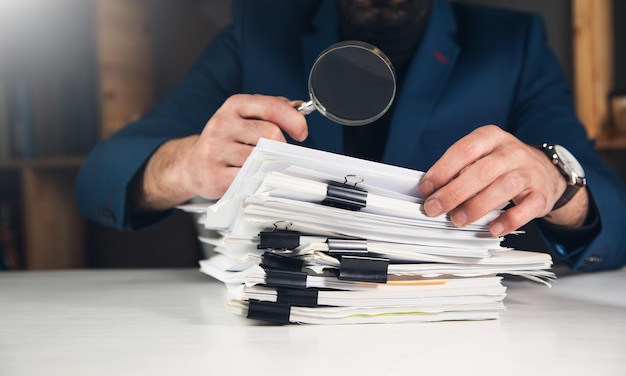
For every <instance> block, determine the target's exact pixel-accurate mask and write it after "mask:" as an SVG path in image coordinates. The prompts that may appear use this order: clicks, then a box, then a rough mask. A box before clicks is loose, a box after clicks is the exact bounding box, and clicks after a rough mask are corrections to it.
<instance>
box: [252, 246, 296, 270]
mask: <svg viewBox="0 0 626 376" xmlns="http://www.w3.org/2000/svg"><path fill="white" fill-rule="evenodd" d="M303 266H304V261H303V260H300V259H297V258H295V257H289V256H285V255H281V254H279V253H274V252H269V251H266V252H265V253H263V259H262V261H261V267H262V268H263V269H265V270H273V269H275V270H286V271H292V272H301V271H302V267H303Z"/></svg>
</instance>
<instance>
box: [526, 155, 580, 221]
mask: <svg viewBox="0 0 626 376" xmlns="http://www.w3.org/2000/svg"><path fill="white" fill-rule="evenodd" d="M538 148H539V149H540V150H541V151H543V152H544V154H545V155H547V156H548V158H550V161H552V164H554V165H555V166H556V168H558V169H559V171H560V172H561V174H562V175H563V176H564V177H565V180H567V188H565V192H563V195H562V196H561V197H560V198H559V199H558V200H557V201H556V203H555V204H554V207H553V208H552V210H556V209H558V208H560V207H561V206H563V205H565V204H567V203H568V202H569V201H570V200H571V199H572V197H574V195H575V194H576V192H578V190H579V189H580V188H583V187H585V186H586V185H587V180H586V179H585V170H584V169H583V166H581V165H580V163H579V162H578V160H576V158H575V157H574V156H573V155H572V153H570V152H569V150H567V149H566V148H564V147H563V146H561V145H553V144H548V143H543V144H541V145H539V146H538Z"/></svg>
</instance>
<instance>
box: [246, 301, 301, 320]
mask: <svg viewBox="0 0 626 376" xmlns="http://www.w3.org/2000/svg"><path fill="white" fill-rule="evenodd" d="M290 315H291V305H289V304H285V303H275V302H262V301H259V300H256V299H250V300H249V301H248V316H247V317H248V318H249V319H254V320H263V321H269V322H273V323H276V324H281V325H284V324H289V323H290V321H289V316H290Z"/></svg>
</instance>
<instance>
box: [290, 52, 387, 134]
mask: <svg viewBox="0 0 626 376" xmlns="http://www.w3.org/2000/svg"><path fill="white" fill-rule="evenodd" d="M309 95H310V97H311V100H310V101H308V102H304V103H302V104H301V105H300V106H299V107H298V111H300V112H301V113H302V114H304V115H308V114H310V113H311V112H313V111H315V110H317V111H318V112H320V113H321V114H322V115H324V116H326V117H327V118H329V119H331V120H333V121H335V122H337V123H339V124H343V125H351V126H355V125H364V124H368V123H371V122H373V121H375V120H377V119H378V118H380V117H381V116H383V115H384V114H385V112H387V110H389V108H390V107H391V104H392V103H393V99H394V97H395V95H396V75H395V72H394V70H393V66H392V64H391V61H390V60H389V59H388V58H387V56H385V54H384V53H383V52H382V51H381V50H379V49H378V48H376V47H375V46H373V45H371V44H369V43H365V42H360V41H344V42H339V43H336V44H333V45H332V46H330V47H328V48H327V49H325V50H324V51H322V53H321V54H320V55H319V56H318V57H317V60H316V61H315V63H314V64H313V68H311V72H310V73H309Z"/></svg>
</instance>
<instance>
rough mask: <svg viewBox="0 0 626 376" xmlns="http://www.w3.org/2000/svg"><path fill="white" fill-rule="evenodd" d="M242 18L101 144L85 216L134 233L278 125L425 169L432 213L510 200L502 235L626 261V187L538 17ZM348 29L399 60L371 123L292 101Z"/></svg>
mask: <svg viewBox="0 0 626 376" xmlns="http://www.w3.org/2000/svg"><path fill="white" fill-rule="evenodd" d="M232 16H233V24H232V25H231V26H229V27H227V28H226V29H224V30H222V31H221V32H220V33H219V34H218V36H217V37H216V38H215V39H214V40H213V41H212V43H211V44H210V45H209V46H208V47H207V48H206V50H205V51H204V52H203V54H202V56H201V57H200V59H199V61H198V62H197V63H196V65H195V66H194V67H193V68H192V70H191V71H190V72H189V74H188V75H187V77H186V78H185V79H184V80H183V81H182V82H181V83H180V84H179V85H178V86H177V87H176V88H175V89H174V90H173V91H172V92H171V93H170V94H169V95H167V96H166V97H165V98H163V99H162V100H161V102H160V103H159V104H158V105H156V106H155V107H154V108H153V109H152V110H151V111H150V112H149V113H148V114H146V115H145V116H144V117H143V118H142V119H141V120H139V121H137V122H135V123H133V124H130V125H128V126H127V127H126V128H124V129H122V130H121V131H120V132H118V133H117V134H115V135H114V136H112V137H111V138H110V139H108V140H105V141H103V142H102V143H100V144H99V145H98V146H97V147H96V148H95V149H94V150H93V151H92V153H91V154H90V156H89V157H88V159H87V160H86V162H85V164H84V166H83V167H82V170H81V172H80V174H79V177H78V180H77V201H78V205H79V208H80V210H81V212H82V213H83V214H84V215H85V216H87V217H89V218H92V219H94V220H96V221H98V222H100V223H103V224H108V225H112V226H116V227H117V228H120V229H127V230H130V229H137V228H141V227H143V226H147V225H149V224H151V223H155V222H156V221H158V220H159V219H160V218H162V217H164V216H165V215H167V214H168V212H169V210H170V209H171V208H172V207H174V206H175V205H178V204H181V203H184V202H186V201H188V200H190V199H192V198H194V197H198V196H199V197H204V198H208V199H216V198H219V197H220V196H221V195H222V194H223V193H224V192H225V190H226V188H227V187H228V186H229V184H230V183H231V181H232V180H233V178H234V177H235V175H236V174H237V172H238V171H239V168H240V166H241V165H242V164H243V163H244V161H245V160H246V157H247V156H248V155H249V153H250V152H251V150H252V148H253V147H254V145H255V144H256V142H257V140H258V139H259V138H260V137H265V138H270V139H275V140H280V141H288V142H295V143H301V144H303V145H306V146H310V147H315V148H319V149H323V150H328V151H332V152H337V153H346V154H350V155H355V156H359V157H362V158H368V159H373V160H379V161H382V162H385V163H389V164H394V165H398V166H403V167H408V168H413V169H418V170H423V171H426V174H425V175H424V178H423V180H422V181H421V183H420V186H419V189H420V191H421V192H422V193H423V194H424V195H425V196H427V200H426V201H425V204H424V209H425V211H426V212H427V213H428V214H429V215H432V216H436V215H439V214H442V213H449V214H450V218H451V220H452V221H453V222H454V223H455V224H456V225H457V226H465V225H467V224H469V223H471V222H473V221H475V220H476V219H478V218H480V217H481V216H482V215H484V214H485V213H487V212H488V211H490V210H492V209H494V208H495V207H497V206H499V205H501V204H503V203H506V202H509V201H512V202H513V203H514V205H512V206H511V207H510V208H509V209H508V210H506V211H505V212H504V214H503V215H501V216H500V217H499V218H497V219H496V220H494V221H493V223H492V224H491V226H490V229H491V232H492V233H493V234H494V235H498V236H500V235H504V234H507V233H510V232H511V231H513V230H515V229H517V228H519V227H520V226H522V225H524V224H526V223H527V222H529V221H531V220H534V219H537V222H538V225H539V228H540V230H541V233H542V235H543V236H544V238H545V240H546V242H547V245H548V246H549V248H550V251H551V252H552V254H553V255H554V256H555V257H557V258H559V259H561V260H563V261H564V262H566V263H567V264H569V265H570V266H571V267H572V268H574V269H580V270H601V269H609V268H616V267H620V266H622V265H624V264H625V263H626V218H625V216H624V209H625V208H626V190H625V189H624V187H623V185H622V184H621V183H620V181H619V179H618V178H617V177H616V175H615V174H614V173H613V172H612V171H611V170H610V168H608V167H607V166H606V165H605V164H604V163H603V162H602V160H601V159H600V158H599V156H598V155H597V153H596V152H595V151H594V147H593V143H592V142H591V141H589V140H588V139H587V138H586V132H585V129H584V128H583V127H582V125H581V124H580V122H579V121H578V120H577V118H576V116H575V114H574V110H573V106H572V101H571V98H570V92H569V88H568V86H567V83H566V81H565V80H564V78H563V76H562V73H561V71H560V67H559V65H558V63H557V61H556V60H555V58H554V57H553V55H552V53H551V52H550V51H549V49H548V47H547V44H546V41H545V35H544V29H543V25H542V23H541V21H540V19H539V18H538V17H537V16H535V15H530V14H523V13H517V12H511V11H504V10H496V9H490V8H484V7H477V6H471V5H466V4H460V3H449V2H448V1H446V0H395V1H392V0H299V1H292V0H275V1H259V0H248V1H245V0H240V1H235V2H234V6H233V13H232ZM348 39H354V40H362V41H365V42H369V43H372V44H374V45H376V46H377V47H379V48H380V49H381V50H382V51H384V52H385V53H386V54H387V55H388V56H389V58H390V59H391V61H392V62H393V64H394V68H395V69H396V73H397V75H398V78H399V91H398V96H397V98H396V101H395V103H394V105H393V107H392V108H391V110H390V111H389V112H388V114H386V115H385V116H384V117H382V118H381V119H379V120H377V121H376V122H375V123H373V124H371V125H368V126H365V127H341V126H339V125H337V124H335V123H332V122H331V121H330V120H328V119H326V118H324V117H323V116H320V115H319V114H312V115H310V116H309V117H307V118H306V119H305V117H304V116H303V115H301V114H300V113H299V112H298V111H297V110H295V109H294V106H293V102H291V101H290V100H289V99H291V100H295V99H304V98H305V97H307V96H308V91H307V77H308V72H309V70H310V69H311V66H312V64H313V62H314V61H315V59H316V57H317V56H318V54H319V53H320V52H321V51H322V50H324V49H325V48H327V47H328V46H330V45H332V44H333V43H336V42H338V41H340V40H348ZM287 98H289V99H287ZM542 144H543V147H537V145H542ZM553 144H556V145H560V146H556V147H554V146H553ZM568 151H569V152H568ZM552 158H556V159H555V161H557V162H558V161H559V160H558V159H559V158H560V161H562V162H563V163H559V164H554V163H553V161H552ZM577 162H579V163H580V165H578V164H577ZM568 168H569V169H568ZM572 169H573V171H572ZM583 169H584V171H583ZM584 175H586V182H587V184H586V185H585V179H584V177H585V176H584Z"/></svg>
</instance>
